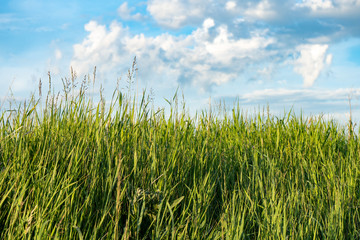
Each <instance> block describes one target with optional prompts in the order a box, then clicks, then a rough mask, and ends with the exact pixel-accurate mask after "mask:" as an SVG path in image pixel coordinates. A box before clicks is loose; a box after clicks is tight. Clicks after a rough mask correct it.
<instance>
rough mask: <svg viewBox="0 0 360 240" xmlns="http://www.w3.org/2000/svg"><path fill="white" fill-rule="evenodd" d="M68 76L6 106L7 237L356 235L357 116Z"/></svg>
mask: <svg viewBox="0 0 360 240" xmlns="http://www.w3.org/2000/svg"><path fill="white" fill-rule="evenodd" d="M79 84H80V83H79ZM74 87H75V84H74V83H73V82H71V80H70V81H69V80H65V82H64V89H63V91H62V92H61V93H59V94H54V93H53V92H51V91H49V92H48V94H47V95H46V96H45V97H44V96H42V97H41V96H39V97H38V98H36V97H35V94H34V95H33V96H32V97H31V98H29V100H28V101H26V102H23V103H21V104H19V105H17V107H12V108H11V109H4V108H3V109H1V112H0V239H359V238H360V212H359V207H360V186H359V184H360V159H359V156H360V144H359V138H358V134H357V133H355V132H354V131H353V130H352V129H353V123H352V122H351V121H350V122H349V124H348V125H341V124H338V123H337V122H336V121H335V120H326V121H325V120H324V119H322V118H321V117H317V118H314V117H304V116H302V115H299V116H297V115H295V113H293V112H289V113H287V114H284V115H283V116H273V115H271V114H270V112H269V111H264V112H258V113H256V114H252V115H251V114H249V115H248V114H246V113H244V112H243V111H242V110H241V106H239V105H237V104H236V103H235V104H234V107H233V109H232V110H230V111H222V110H221V109H220V108H219V109H216V108H210V109H208V110H206V111H205V110H204V111H202V112H199V113H198V114H197V115H196V116H190V115H189V114H188V113H187V112H186V110H185V109H186V107H185V105H184V106H179V104H178V100H177V99H178V97H177V95H176V94H175V96H174V98H173V99H170V100H169V101H168V103H167V104H169V105H170V111H169V112H168V113H166V111H165V110H164V109H155V108H154V107H153V106H152V104H151V96H149V95H147V94H146V93H145V92H144V93H143V95H142V99H141V100H140V101H139V102H137V101H136V98H135V97H134V96H131V94H125V93H123V92H122V91H120V90H119V89H116V90H115V91H114V94H113V96H112V98H111V101H109V102H108V104H106V102H105V100H104V97H103V96H102V95H101V93H100V95H101V97H100V101H98V102H95V101H93V99H92V98H91V97H90V96H89V95H88V94H87V92H86V90H87V86H86V83H85V82H82V83H81V86H80V87H78V88H76V89H77V90H76V91H74ZM40 88H41V86H40ZM50 89H51V88H50ZM39 90H40V92H39V95H41V89H39Z"/></svg>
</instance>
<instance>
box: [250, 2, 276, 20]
mask: <svg viewBox="0 0 360 240" xmlns="http://www.w3.org/2000/svg"><path fill="white" fill-rule="evenodd" d="M278 14H279V13H276V12H275V10H274V9H273V6H272V4H271V3H270V1H269V0H261V1H260V2H259V3H258V4H257V5H256V6H254V7H250V8H248V9H247V10H246V11H245V15H246V16H248V17H250V18H255V19H264V20H267V19H274V18H276V17H277V15H278Z"/></svg>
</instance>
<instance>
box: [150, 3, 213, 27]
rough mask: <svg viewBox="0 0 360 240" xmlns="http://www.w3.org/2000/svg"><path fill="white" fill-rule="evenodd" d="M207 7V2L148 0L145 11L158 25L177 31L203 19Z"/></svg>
mask: <svg viewBox="0 0 360 240" xmlns="http://www.w3.org/2000/svg"><path fill="white" fill-rule="evenodd" d="M207 7H209V1H207V0H185V1H181V0H168V1H163V0H150V1H149V2H148V5H147V10H148V12H149V13H150V14H151V15H152V16H153V18H154V19H155V20H156V21H157V22H158V23H159V24H160V25H162V26H165V27H169V28H174V29H177V28H180V27H182V26H184V25H185V24H187V23H189V21H193V20H194V19H196V20H201V19H203V17H204V13H205V10H206V8H207Z"/></svg>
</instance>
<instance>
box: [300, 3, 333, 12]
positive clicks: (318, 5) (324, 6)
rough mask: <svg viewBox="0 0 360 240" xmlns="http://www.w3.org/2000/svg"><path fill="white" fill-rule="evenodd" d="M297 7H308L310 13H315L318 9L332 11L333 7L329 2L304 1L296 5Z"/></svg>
mask: <svg viewBox="0 0 360 240" xmlns="http://www.w3.org/2000/svg"><path fill="white" fill-rule="evenodd" d="M296 6H298V7H308V8H310V9H311V10H312V11H317V10H319V9H332V8H334V5H333V4H332V1H331V0H304V1H303V2H301V3H297V4H296Z"/></svg>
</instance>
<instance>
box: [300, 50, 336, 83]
mask: <svg viewBox="0 0 360 240" xmlns="http://www.w3.org/2000/svg"><path fill="white" fill-rule="evenodd" d="M327 49H328V45H327V44H304V45H299V46H298V47H297V48H296V51H297V52H299V53H300V56H299V57H298V58H297V59H296V60H295V62H294V70H295V72H297V73H299V74H300V75H301V76H302V77H303V79H304V86H305V87H311V86H312V85H313V84H314V82H315V80H316V79H317V78H318V77H319V75H320V72H321V70H322V69H323V68H324V66H325V64H324V62H325V63H326V64H330V63H331V59H332V56H331V55H326V51H327Z"/></svg>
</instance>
